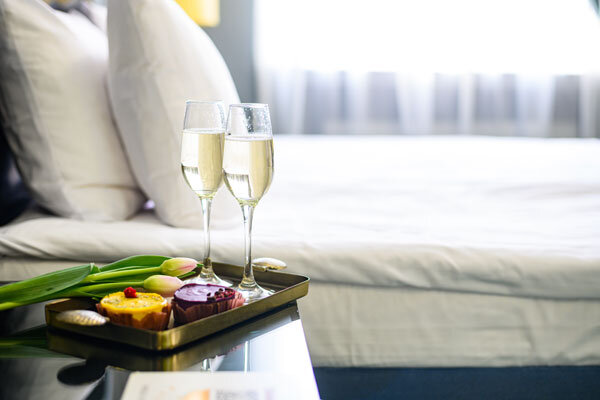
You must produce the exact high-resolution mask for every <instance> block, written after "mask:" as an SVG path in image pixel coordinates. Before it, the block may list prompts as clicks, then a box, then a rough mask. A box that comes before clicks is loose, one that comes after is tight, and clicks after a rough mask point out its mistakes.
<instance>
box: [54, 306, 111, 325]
mask: <svg viewBox="0 0 600 400" xmlns="http://www.w3.org/2000/svg"><path fill="white" fill-rule="evenodd" d="M56 320H57V321H59V322H64V323H67V324H72V325H81V326H100V325H104V324H106V323H107V322H108V321H109V319H108V318H107V317H105V316H103V315H100V314H98V313H97V312H95V311H91V310H69V311H64V312H61V313H60V314H58V315H57V316H56Z"/></svg>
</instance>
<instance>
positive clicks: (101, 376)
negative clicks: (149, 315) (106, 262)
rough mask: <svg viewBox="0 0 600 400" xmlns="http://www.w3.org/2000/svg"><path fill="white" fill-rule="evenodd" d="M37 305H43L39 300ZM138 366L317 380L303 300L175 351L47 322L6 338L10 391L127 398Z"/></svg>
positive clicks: (4, 369) (2, 388)
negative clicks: (86, 334)
mask: <svg viewBox="0 0 600 400" xmlns="http://www.w3.org/2000/svg"><path fill="white" fill-rule="evenodd" d="M40 307H41V306H40ZM42 310H43V307H42ZM29 311H30V312H31V311H34V312H40V310H39V307H38V309H36V308H32V309H30V310H29ZM42 314H43V313H42ZM12 317H16V314H14V313H12V315H10V316H8V317H7V316H6V315H0V320H2V322H3V324H6V323H7V322H10V320H11V318H12ZM27 318H29V319H28V321H30V322H31V321H32V320H31V319H30V317H27ZM19 326H22V324H20V325H19ZM5 328H6V325H4V327H3V331H7V330H10V329H5ZM130 371H198V372H205V373H211V372H217V371H244V372H250V371H252V372H254V371H260V372H276V373H278V372H281V371H285V372H286V374H294V375H295V376H297V377H298V381H299V382H303V386H308V387H315V383H314V376H313V374H312V367H311V365H310V359H309V357H308V351H307V349H306V343H305V340H304V334H303V330H302V324H301V321H300V319H299V315H298V309H297V306H296V304H295V303H293V304H290V305H287V306H284V307H283V308H280V309H277V310H274V311H272V312H270V313H268V314H265V315H263V316H261V317H258V318H254V319H252V320H249V321H247V322H246V323H243V324H241V325H237V326H235V327H232V328H229V329H226V330H224V331H222V332H220V333H219V334H215V335H212V336H209V337H207V338H205V339H203V340H200V341H198V342H195V343H190V344H189V345H186V346H185V347H183V348H180V349H177V350H174V351H169V352H153V351H148V350H142V349H137V348H133V347H130V346H126V345H120V344H115V343H112V342H107V341H103V340H99V339H92V338H89V337H81V336H78V335H75V334H72V333H68V332H63V331H59V330H56V329H52V328H47V327H46V326H44V325H42V326H38V327H33V328H31V329H27V330H24V331H20V332H15V333H11V334H10V335H8V336H3V337H2V338H1V339H0V376H2V383H3V384H2V385H0V398H3V399H12V398H15V399H16V398H18V399H28V398H44V399H45V400H52V399H111V398H119V397H120V396H121V394H122V392H123V389H124V387H125V384H126V382H127V379H128V377H129V374H130ZM315 388H316V387H315ZM315 392H316V391H315Z"/></svg>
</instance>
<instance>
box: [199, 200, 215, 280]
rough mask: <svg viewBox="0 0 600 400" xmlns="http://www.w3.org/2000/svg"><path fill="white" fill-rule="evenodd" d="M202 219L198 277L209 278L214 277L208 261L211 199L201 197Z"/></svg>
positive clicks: (210, 263)
mask: <svg viewBox="0 0 600 400" xmlns="http://www.w3.org/2000/svg"><path fill="white" fill-rule="evenodd" d="M200 203H202V217H203V218H204V261H203V264H204V266H203V267H202V271H200V277H202V278H210V277H212V276H213V275H214V272H213V268H212V262H211V260H210V207H211V205H212V198H211V197H201V198H200Z"/></svg>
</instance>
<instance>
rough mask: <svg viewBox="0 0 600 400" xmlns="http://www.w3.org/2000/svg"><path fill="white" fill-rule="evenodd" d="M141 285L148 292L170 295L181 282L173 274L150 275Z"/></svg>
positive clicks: (181, 284) (180, 285)
mask: <svg viewBox="0 0 600 400" xmlns="http://www.w3.org/2000/svg"><path fill="white" fill-rule="evenodd" d="M143 286H144V289H146V290H148V291H149V292H153V293H158V294H160V295H161V296H164V297H171V296H173V294H174V293H175V291H176V290H177V289H179V288H180V287H182V286H183V282H182V281H181V279H179V278H176V277H174V276H167V275H152V276H151V277H149V278H146V280H144V284H143Z"/></svg>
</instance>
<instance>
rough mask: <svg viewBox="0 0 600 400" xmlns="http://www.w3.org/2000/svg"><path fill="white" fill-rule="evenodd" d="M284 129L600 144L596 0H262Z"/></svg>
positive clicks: (265, 97) (272, 99)
mask: <svg viewBox="0 0 600 400" xmlns="http://www.w3.org/2000/svg"><path fill="white" fill-rule="evenodd" d="M255 27H256V28H255V29H256V39H255V43H256V49H255V64H256V68H257V75H258V95H259V99H260V101H261V102H265V103H269V104H271V109H272V117H273V123H274V128H275V129H276V130H277V131H279V132H282V133H309V134H310V133H321V134H330V133H331V134H337V133H343V134H381V133H391V134H487V135H503V136H549V137H600V50H599V49H600V47H599V44H600V18H598V17H597V16H596V14H595V13H594V11H593V9H592V7H591V4H590V3H589V2H588V0H502V1H499V0H453V1H444V0H429V1H414V0H406V1H402V0H397V1H383V0H369V1H367V0H363V1H358V0H322V1H319V0H302V1H299V0H257V3H256V7H255Z"/></svg>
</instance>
